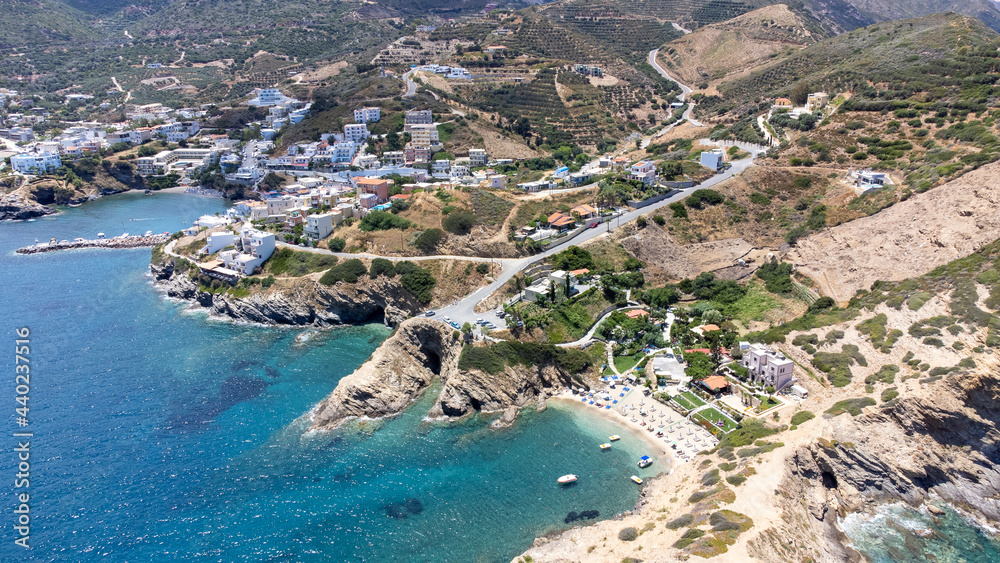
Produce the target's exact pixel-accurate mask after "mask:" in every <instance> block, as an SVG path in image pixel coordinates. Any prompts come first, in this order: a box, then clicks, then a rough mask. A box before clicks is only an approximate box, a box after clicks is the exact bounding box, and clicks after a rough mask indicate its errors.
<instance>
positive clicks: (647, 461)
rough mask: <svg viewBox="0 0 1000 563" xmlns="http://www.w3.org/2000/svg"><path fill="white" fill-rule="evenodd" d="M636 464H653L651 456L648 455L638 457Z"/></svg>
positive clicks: (646, 465)
mask: <svg viewBox="0 0 1000 563" xmlns="http://www.w3.org/2000/svg"><path fill="white" fill-rule="evenodd" d="M638 465H639V467H649V466H650V465H653V458H651V457H649V456H648V455H644V456H642V457H641V458H639V463H638Z"/></svg>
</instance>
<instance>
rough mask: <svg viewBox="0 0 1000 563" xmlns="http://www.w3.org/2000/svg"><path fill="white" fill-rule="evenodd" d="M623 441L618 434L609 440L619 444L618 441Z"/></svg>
mask: <svg viewBox="0 0 1000 563" xmlns="http://www.w3.org/2000/svg"><path fill="white" fill-rule="evenodd" d="M621 439H622V437H621V436H619V435H618V434H615V435H614V436H612V437H610V438H608V440H611V441H612V442H617V441H618V440H621Z"/></svg>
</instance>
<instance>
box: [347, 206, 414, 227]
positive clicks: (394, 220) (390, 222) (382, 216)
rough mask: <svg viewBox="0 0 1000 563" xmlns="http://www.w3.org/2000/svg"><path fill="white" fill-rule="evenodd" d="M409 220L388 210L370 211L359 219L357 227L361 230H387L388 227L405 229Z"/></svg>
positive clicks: (408, 224)
mask: <svg viewBox="0 0 1000 563" xmlns="http://www.w3.org/2000/svg"><path fill="white" fill-rule="evenodd" d="M410 224H411V223H410V222H409V221H407V220H406V219H403V218H402V217H398V216H396V215H393V214H392V213H389V212H388V211H372V212H371V213H369V214H368V215H365V216H364V218H363V219H361V223H360V224H359V225H358V228H359V229H361V230H362V231H365V232H369V231H388V230H389V229H405V228H407V227H409V226H410Z"/></svg>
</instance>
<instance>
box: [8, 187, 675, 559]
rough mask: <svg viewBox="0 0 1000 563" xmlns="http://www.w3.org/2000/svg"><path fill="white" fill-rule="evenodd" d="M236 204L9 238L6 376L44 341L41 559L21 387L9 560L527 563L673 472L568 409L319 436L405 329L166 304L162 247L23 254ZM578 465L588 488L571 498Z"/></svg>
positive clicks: (165, 206)
mask: <svg viewBox="0 0 1000 563" xmlns="http://www.w3.org/2000/svg"><path fill="white" fill-rule="evenodd" d="M223 208H224V205H223V203H222V202H221V201H219V200H213V199H207V198H202V197H195V196H189V195H183V194H155V195H152V196H143V195H141V194H126V195H120V196H114V197H109V198H103V199H101V200H99V201H96V202H93V203H89V204H86V205H84V206H82V207H80V208H76V209H70V210H67V211H66V212H65V213H64V214H62V215H60V216H56V217H48V218H42V219H38V220H37V221H34V222H29V223H6V224H0V303H2V314H0V327H2V331H0V334H2V335H3V337H4V338H6V339H8V344H7V345H0V350H7V352H0V369H3V372H4V373H5V374H13V340H14V338H15V337H14V333H13V331H14V329H15V328H16V327H20V326H28V327H30V328H31V331H32V335H31V341H32V342H31V348H32V351H31V357H32V360H33V364H32V365H33V368H32V369H33V372H32V373H33V376H32V381H31V395H30V402H29V406H30V409H31V410H30V413H29V414H30V416H29V419H30V424H29V427H28V428H27V429H28V430H30V431H33V432H34V434H35V436H34V438H32V441H31V487H30V494H31V498H32V501H31V511H32V512H31V514H32V529H31V538H30V543H31V545H32V549H31V550H30V551H25V550H23V549H22V548H20V547H17V546H15V545H14V544H13V539H14V536H13V534H11V533H10V532H9V531H10V529H11V528H10V526H12V525H13V523H14V515H13V513H12V512H11V511H12V509H13V504H12V502H13V498H14V497H13V494H14V492H15V490H14V489H13V487H12V482H13V478H14V477H13V476H14V473H15V472H16V465H15V463H16V462H15V458H14V454H13V453H12V451H11V450H12V448H13V447H14V446H15V445H16V444H15V438H13V437H12V436H11V433H12V432H14V431H15V430H16V427H15V414H14V407H15V406H17V405H16V404H15V403H14V401H13V399H14V385H13V377H12V375H11V376H6V377H5V379H4V380H5V381H7V384H5V385H4V387H3V389H4V391H2V392H0V404H6V405H7V412H6V413H5V414H6V416H5V417H4V420H5V422H6V427H7V428H6V429H5V430H3V431H2V433H0V435H5V436H6V438H4V439H3V441H4V447H3V451H4V452H6V453H2V454H0V480H2V482H4V483H5V485H4V486H5V487H6V492H7V494H8V496H7V499H8V501H9V502H5V503H4V506H5V507H7V508H4V509H3V511H2V512H0V525H2V526H3V527H4V528H5V529H6V530H8V533H6V534H4V538H5V539H3V540H2V541H0V561H22V560H28V561H428V560H435V561H509V560H510V559H511V558H512V557H514V556H515V555H517V554H518V553H520V552H521V551H523V550H524V549H525V548H526V547H527V546H528V545H530V543H531V541H532V540H533V539H534V537H536V536H537V535H540V534H544V533H547V532H549V531H555V530H559V529H562V528H564V527H566V524H564V523H563V520H564V518H565V517H566V515H567V513H568V512H570V511H583V510H596V511H599V512H600V515H601V517H602V518H603V517H610V516H611V515H613V514H614V513H617V512H620V511H622V510H627V509H630V508H631V507H632V506H633V505H634V503H635V501H636V499H637V498H638V493H637V489H636V487H635V486H634V485H633V484H632V483H631V482H630V481H629V480H628V476H629V475H631V474H639V475H643V476H651V475H653V474H655V469H656V468H655V467H652V468H649V469H648V470H639V469H638V468H636V467H635V460H636V459H637V458H638V456H639V455H642V454H644V453H649V452H647V451H644V449H645V448H644V447H643V446H642V445H641V444H639V443H637V442H636V441H635V440H634V439H632V438H629V437H628V436H626V437H625V438H624V439H623V440H622V441H621V442H618V443H616V445H615V447H614V449H613V450H612V451H609V452H602V451H600V450H599V449H598V447H597V445H598V444H599V443H600V442H603V441H604V440H605V439H606V437H607V436H608V435H610V434H614V433H621V434H623V435H624V433H622V432H621V431H620V430H618V429H616V428H615V427H614V426H613V425H612V424H610V423H609V422H606V421H603V420H600V419H595V418H593V417H589V416H585V415H584V414H581V413H579V412H578V411H577V410H576V409H568V408H566V407H563V408H550V409H549V410H547V411H546V412H544V413H529V414H526V415H525V416H524V417H522V419H521V420H520V421H519V422H518V423H517V424H516V425H515V426H514V427H513V428H510V429H506V430H501V431H495V430H491V429H489V428H488V427H487V423H488V421H485V420H483V421H481V420H478V419H471V420H467V421H464V422H462V423H453V424H430V423H426V422H424V421H423V420H422V418H423V415H424V413H426V411H427V409H428V404H427V402H426V401H424V402H423V403H422V404H417V405H416V406H414V407H413V408H412V409H410V410H409V411H407V413H405V414H404V415H403V416H401V417H398V418H396V419H392V420H389V421H379V422H370V423H367V424H366V425H363V426H362V427H361V428H360V429H358V428H357V427H355V428H353V429H350V430H347V431H343V432H338V433H333V434H323V435H305V434H304V433H303V429H304V427H305V426H306V422H305V420H304V419H303V415H304V414H305V413H307V412H308V411H309V409H310V408H312V407H313V406H314V405H315V404H316V403H317V402H318V401H319V400H321V399H322V398H323V397H325V396H326V395H327V394H328V393H329V392H330V391H331V390H332V389H333V388H334V387H335V386H336V383H337V381H338V380H339V379H340V378H341V377H343V376H344V375H346V374H348V373H350V372H351V371H353V370H354V369H355V368H356V367H357V366H359V365H360V364H361V363H362V362H363V361H364V360H365V359H366V358H368V357H369V355H370V354H371V353H372V352H373V351H374V349H375V348H376V347H377V346H378V345H379V344H380V343H381V342H382V340H384V339H385V338H386V337H387V336H388V335H389V331H388V330H387V329H386V328H384V327H382V326H380V325H369V326H362V327H353V328H343V329H336V330H331V331H319V332H316V331H311V330H310V329H288V328H286V329H270V328H262V327H252V326H241V325H232V324H228V323H223V322H216V321H211V320H208V319H206V317H205V315H203V314H200V313H192V312H189V311H188V309H187V307H186V306H185V305H184V304H180V303H176V302H172V301H169V300H165V299H164V298H163V297H162V296H161V295H159V294H157V293H156V292H155V290H154V289H153V288H152V286H151V285H150V283H149V279H148V277H147V275H146V272H147V266H148V261H149V249H133V250H100V249H91V250H78V251H67V252H55V253H49V254H39V255H32V256H17V255H14V254H13V250H14V249H15V248H17V247H19V246H24V245H28V244H31V243H33V242H34V239H35V238H38V239H40V240H47V239H48V238H49V237H56V238H57V239H62V238H70V239H72V238H74V237H77V236H82V237H86V238H91V237H93V236H94V235H95V234H96V233H97V232H99V231H101V232H105V233H107V235H108V236H114V235H116V234H120V233H121V232H122V231H128V232H131V233H133V234H134V233H141V232H145V231H146V230H152V231H154V232H162V231H171V232H173V231H176V230H179V229H180V228H181V227H184V226H187V225H190V224H191V222H192V221H193V220H194V219H195V218H196V217H198V216H199V215H202V214H206V213H214V212H216V211H222V210H223ZM130 219H136V221H131V220H130ZM306 334H308V335H309V336H310V337H309V338H308V339H304V341H303V338H300V337H301V336H303V335H306ZM0 344H2V343H0ZM3 393H5V394H6V398H4V395H3ZM375 428H378V431H374V429H375ZM566 473H575V474H577V475H579V476H580V482H579V483H577V484H576V485H573V486H570V487H566V488H560V487H558V486H557V485H556V484H555V480H556V478H557V477H559V476H560V475H563V474H566ZM18 492H21V491H18Z"/></svg>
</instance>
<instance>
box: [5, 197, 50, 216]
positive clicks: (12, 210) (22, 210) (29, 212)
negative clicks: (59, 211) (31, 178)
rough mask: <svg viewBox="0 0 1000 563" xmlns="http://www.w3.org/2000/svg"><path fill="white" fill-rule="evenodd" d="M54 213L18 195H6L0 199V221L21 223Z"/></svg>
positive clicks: (48, 208)
mask: <svg viewBox="0 0 1000 563" xmlns="http://www.w3.org/2000/svg"><path fill="white" fill-rule="evenodd" d="M54 213H56V210H55V209H52V208H51V207H46V206H44V205H42V204H40V203H37V202H35V201H32V200H29V199H25V198H24V197H21V195H19V194H8V195H5V196H3V197H0V221H23V220H25V219H32V218H34V217H42V216H44V215H52V214H54Z"/></svg>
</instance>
